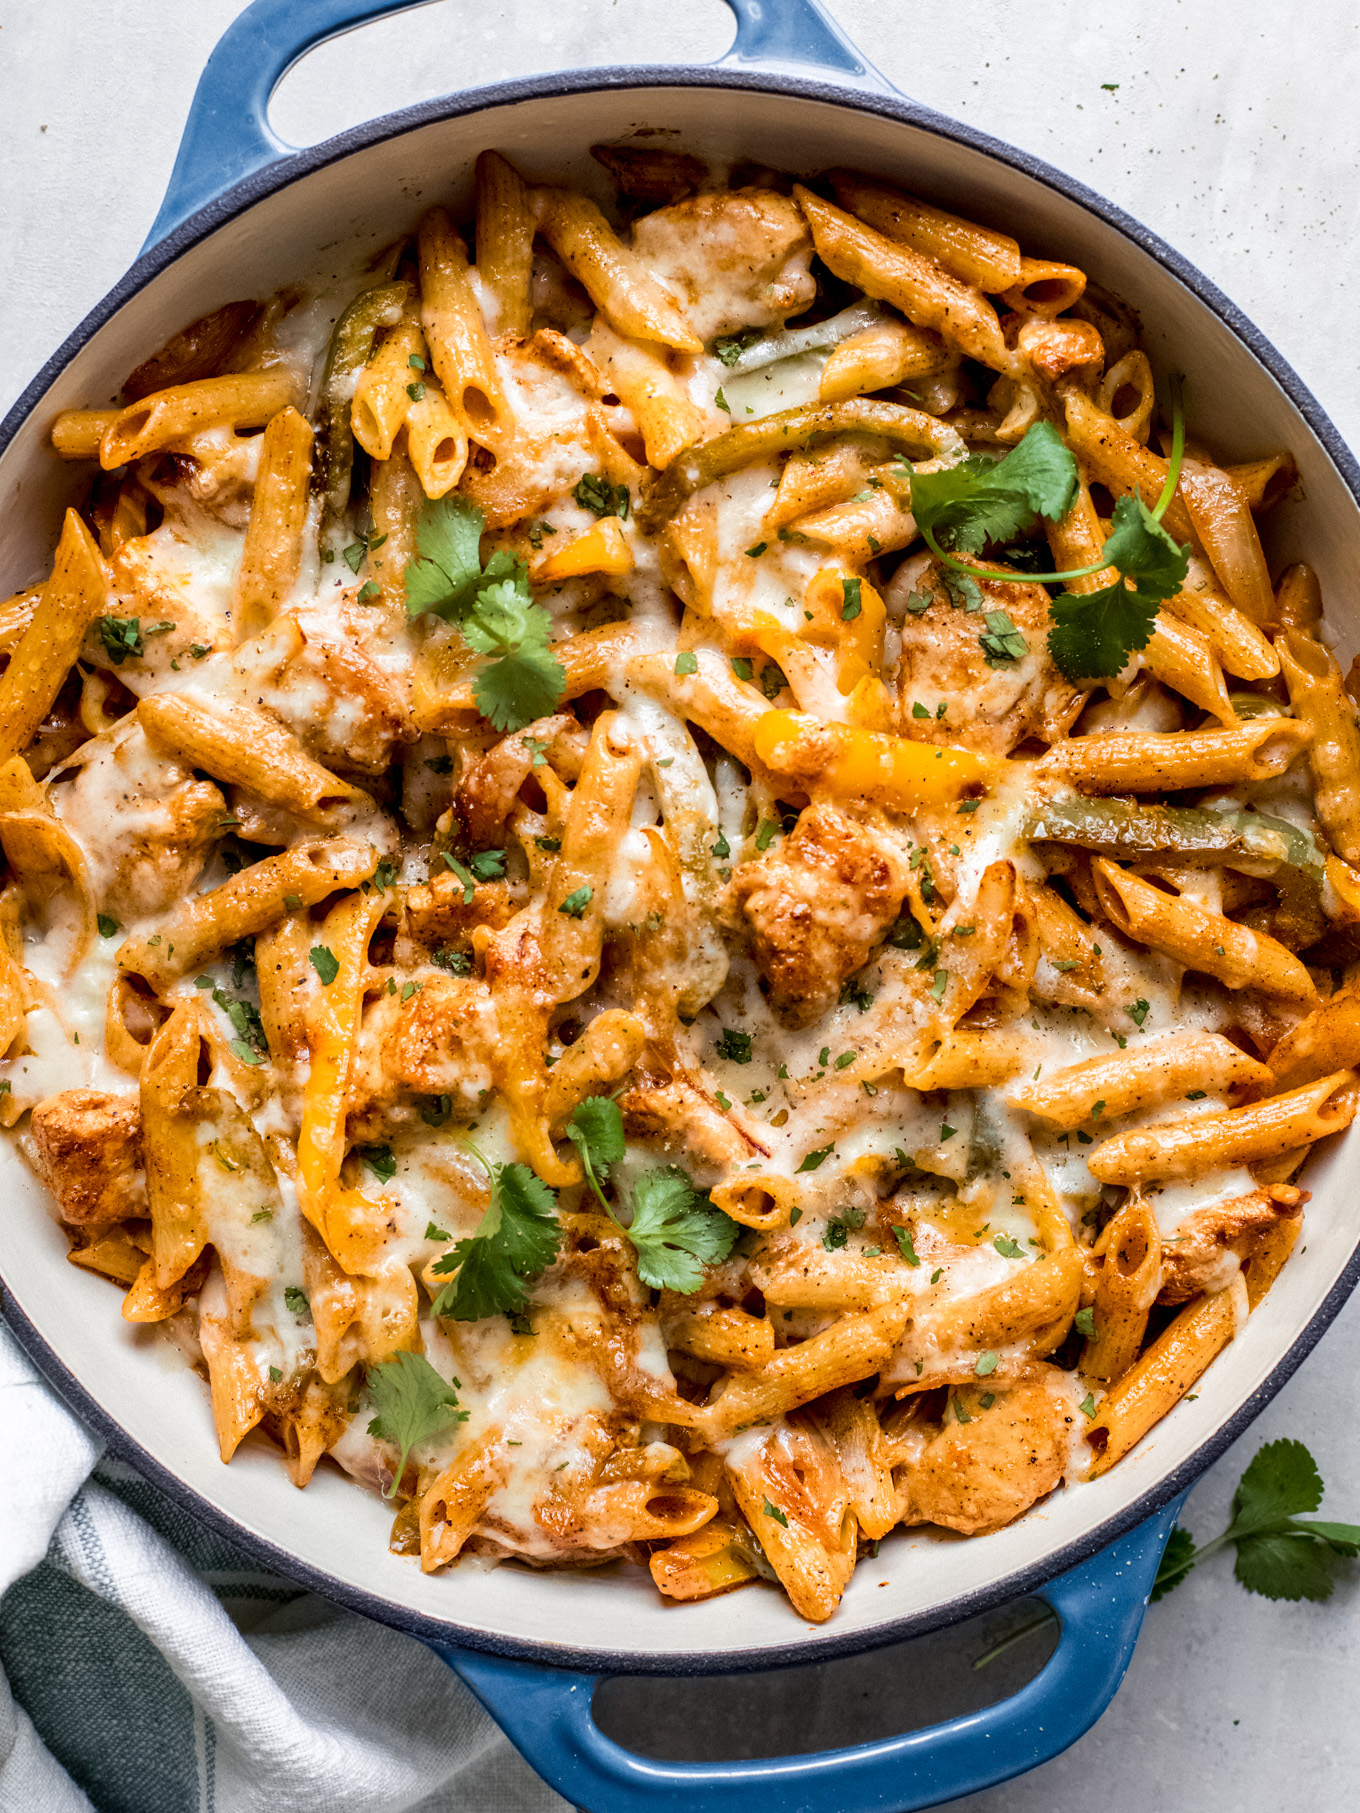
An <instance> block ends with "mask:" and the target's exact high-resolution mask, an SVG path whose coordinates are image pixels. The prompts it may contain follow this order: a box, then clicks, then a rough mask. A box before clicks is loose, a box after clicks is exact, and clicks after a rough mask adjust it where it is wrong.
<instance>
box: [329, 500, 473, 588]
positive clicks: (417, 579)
mask: <svg viewBox="0 0 1360 1813" xmlns="http://www.w3.org/2000/svg"><path fill="white" fill-rule="evenodd" d="M485 526H486V518H485V517H484V516H483V515H482V512H481V510H480V508H479V507H478V506H477V505H476V504H474V503H473V502H472V500H471V499H470V498H467V497H463V496H461V495H459V494H457V493H455V494H454V495H452V496H450V497H441V498H438V499H436V500H435V501H434V502H433V503H427V504H426V505H425V506H424V508H423V509H422V510H421V512H420V517H419V520H418V522H417V524H416V546H417V548H418V549H419V550H420V552H419V555H418V557H417V558H416V559H415V560H412V561H409V562H408V563H407V567H406V609H407V611H408V613H409V614H410V615H411V616H412V617H419V616H421V615H422V614H423V613H424V612H426V611H432V612H433V613H434V615H435V616H436V617H443V618H445V619H449V620H456V619H457V618H458V617H460V616H461V615H462V613H463V611H464V610H465V609H466V608H467V606H468V605H469V604H470V603H471V602H472V595H473V592H474V591H475V590H476V587H477V585H478V584H479V582H480V581H481V577H482V558H481V545H482V530H483V529H484V528H485ZM356 570H357V569H356Z"/></svg>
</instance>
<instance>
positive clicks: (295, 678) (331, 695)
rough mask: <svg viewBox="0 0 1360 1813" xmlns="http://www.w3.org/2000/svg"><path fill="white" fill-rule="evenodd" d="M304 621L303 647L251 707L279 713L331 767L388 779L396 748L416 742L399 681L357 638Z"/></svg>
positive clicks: (311, 619) (314, 621) (313, 620)
mask: <svg viewBox="0 0 1360 1813" xmlns="http://www.w3.org/2000/svg"><path fill="white" fill-rule="evenodd" d="M298 622H299V625H300V627H301V629H302V631H303V641H302V646H301V647H300V648H299V649H297V651H296V652H295V653H293V654H291V655H290V656H289V658H288V659H287V660H286V661H285V662H284V664H283V666H282V668H281V669H280V670H279V671H278V675H277V678H276V679H275V681H274V682H273V684H272V685H270V687H269V690H268V692H267V693H266V694H264V695H263V696H261V695H259V694H252V695H251V700H250V702H251V703H252V704H256V705H260V706H263V707H264V708H266V709H268V710H272V711H274V712H276V713H277V715H278V716H279V717H281V718H282V719H283V720H284V722H285V723H286V724H287V725H288V727H289V729H290V730H293V731H295V732H296V733H297V735H298V736H299V737H300V738H301V739H302V741H303V743H304V744H305V745H306V747H307V750H308V752H309V754H311V755H313V756H315V757H316V759H317V761H319V762H321V763H323V764H324V765H325V766H326V767H328V768H340V769H351V770H354V769H357V770H358V771H359V772H360V773H363V774H382V773H383V772H384V771H385V770H386V768H387V767H388V766H389V765H390V764H391V763H392V762H393V761H395V760H396V748H397V745H398V744H401V743H411V742H414V741H415V738H416V731H415V729H414V727H413V726H412V724H411V721H410V712H409V711H408V709H407V706H406V702H405V700H404V699H403V698H402V696H401V694H400V692H399V691H398V690H397V686H396V684H395V682H394V680H393V679H392V677H391V676H390V675H389V674H388V673H386V672H385V671H384V670H383V669H382V668H381V667H379V666H378V664H377V662H376V661H374V660H372V659H371V658H370V657H369V656H368V655H367V654H365V653H364V650H363V649H362V647H361V646H360V645H359V643H358V641H357V640H355V639H353V638H348V637H346V636H344V635H343V633H341V634H336V633H335V632H334V631H331V632H328V631H327V630H326V629H325V628H324V627H323V625H322V624H321V622H320V621H319V620H318V619H317V618H316V617H315V616H312V615H310V614H309V615H308V616H306V617H305V618H304V617H302V616H299V619H298Z"/></svg>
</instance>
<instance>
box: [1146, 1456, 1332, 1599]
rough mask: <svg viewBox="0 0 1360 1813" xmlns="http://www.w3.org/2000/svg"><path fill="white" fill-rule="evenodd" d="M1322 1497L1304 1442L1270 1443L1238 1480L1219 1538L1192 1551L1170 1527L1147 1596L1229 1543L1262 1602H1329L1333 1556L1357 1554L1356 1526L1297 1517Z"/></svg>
mask: <svg viewBox="0 0 1360 1813" xmlns="http://www.w3.org/2000/svg"><path fill="white" fill-rule="evenodd" d="M1321 1502H1322V1476H1321V1474H1320V1473H1319V1472H1318V1469H1317V1463H1316V1462H1315V1461H1314V1459H1313V1457H1312V1455H1311V1454H1310V1453H1309V1452H1308V1450H1307V1448H1305V1447H1304V1445H1303V1443H1302V1442H1296V1441H1278V1442H1267V1443H1266V1445H1265V1447H1264V1448H1262V1449H1260V1450H1259V1451H1258V1453H1257V1455H1256V1458H1255V1459H1254V1460H1253V1461H1252V1462H1251V1465H1250V1466H1249V1467H1248V1468H1247V1470H1246V1472H1245V1473H1244V1474H1243V1475H1242V1478H1241V1480H1240V1481H1239V1482H1238V1487H1237V1491H1236V1492H1235V1493H1234V1495H1233V1504H1232V1511H1233V1514H1232V1522H1231V1523H1230V1524H1229V1525H1228V1527H1227V1529H1226V1530H1224V1531H1223V1533H1222V1534H1221V1535H1219V1536H1215V1537H1214V1539H1213V1541H1212V1542H1206V1543H1205V1545H1204V1547H1203V1548H1196V1547H1195V1544H1194V1542H1193V1540H1192V1539H1191V1537H1190V1536H1189V1535H1188V1533H1187V1532H1186V1531H1184V1530H1179V1529H1178V1530H1173V1531H1172V1533H1171V1538H1170V1541H1169V1542H1168V1544H1167V1549H1166V1553H1165V1554H1164V1555H1163V1557H1162V1561H1161V1565H1160V1566H1159V1567H1158V1569H1157V1579H1156V1582H1155V1584H1154V1587H1153V1592H1152V1597H1153V1598H1154V1599H1160V1598H1162V1597H1163V1596H1164V1595H1165V1594H1166V1593H1168V1592H1170V1590H1171V1588H1172V1587H1173V1586H1177V1585H1179V1583H1180V1582H1181V1581H1182V1580H1183V1579H1184V1578H1185V1576H1186V1574H1188V1573H1189V1571H1190V1569H1191V1568H1192V1567H1194V1566H1196V1565H1197V1564H1198V1563H1199V1562H1201V1561H1203V1560H1205V1559H1206V1557H1208V1556H1209V1555H1212V1554H1213V1552H1214V1551H1215V1550H1216V1549H1221V1548H1224V1547H1226V1546H1227V1544H1228V1543H1232V1544H1233V1545H1234V1546H1235V1548H1236V1550H1237V1557H1236V1560H1235V1562H1234V1565H1233V1572H1234V1574H1235V1575H1236V1577H1237V1579H1238V1581H1239V1583H1240V1584H1241V1585H1242V1586H1244V1587H1246V1589H1247V1591H1248V1592H1252V1593H1260V1594H1261V1596H1262V1597H1263V1598H1266V1599H1289V1600H1298V1599H1312V1600H1315V1601H1321V1600H1323V1599H1330V1597H1331V1595H1332V1589H1333V1586H1334V1584H1335V1582H1334V1580H1333V1576H1332V1568H1331V1557H1332V1556H1337V1557H1340V1558H1341V1559H1343V1560H1355V1559H1356V1558H1357V1557H1360V1525H1357V1524H1350V1523H1324V1522H1323V1521H1322V1520H1321V1519H1320V1518H1318V1519H1306V1518H1303V1517H1300V1516H1299V1515H1298V1513H1299V1512H1300V1511H1315V1510H1316V1509H1317V1507H1318V1505H1319V1504H1321Z"/></svg>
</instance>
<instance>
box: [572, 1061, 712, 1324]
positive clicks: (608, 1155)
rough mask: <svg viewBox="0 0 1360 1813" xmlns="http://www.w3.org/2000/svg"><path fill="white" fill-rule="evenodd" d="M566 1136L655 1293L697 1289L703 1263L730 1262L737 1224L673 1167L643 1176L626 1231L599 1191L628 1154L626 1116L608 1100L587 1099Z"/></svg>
mask: <svg viewBox="0 0 1360 1813" xmlns="http://www.w3.org/2000/svg"><path fill="white" fill-rule="evenodd" d="M567 1138H568V1139H569V1140H570V1141H571V1143H572V1144H573V1145H574V1146H575V1147H576V1150H577V1151H578V1152H579V1153H580V1155H581V1165H582V1168H583V1169H584V1171H585V1174H586V1180H587V1182H588V1183H589V1184H590V1187H591V1189H592V1190H593V1191H594V1193H595V1195H596V1197H597V1198H598V1200H599V1204H600V1207H601V1208H602V1209H603V1210H604V1212H605V1214H606V1215H608V1217H609V1219H610V1220H611V1221H612V1222H613V1223H614V1225H615V1227H617V1228H619V1229H620V1230H621V1231H622V1232H623V1233H625V1234H626V1235H627V1236H628V1238H629V1240H631V1241H632V1243H633V1246H634V1247H635V1249H636V1251H637V1267H638V1276H639V1278H641V1280H642V1282H643V1283H644V1284H649V1285H651V1287H652V1288H653V1289H654V1290H674V1291H684V1292H685V1293H686V1294H688V1293H690V1292H692V1291H697V1290H698V1288H699V1286H700V1285H701V1284H702V1283H703V1281H704V1275H703V1272H702V1270H701V1269H700V1268H701V1265H703V1264H711V1263H712V1262H713V1261H714V1260H718V1259H726V1257H727V1255H728V1254H729V1253H730V1252H731V1250H732V1244H733V1242H734V1241H735V1240H736V1238H737V1235H738V1233H739V1232H740V1230H739V1228H738V1227H737V1224H736V1222H735V1221H733V1220H731V1218H730V1217H729V1216H727V1215H724V1214H723V1213H722V1212H721V1210H719V1209H715V1208H714V1207H713V1205H712V1204H711V1203H710V1202H709V1201H708V1200H707V1198H706V1197H703V1196H700V1195H699V1193H698V1191H697V1190H696V1189H695V1187H694V1184H693V1182H692V1181H691V1180H690V1178H689V1177H688V1176H687V1175H686V1174H685V1172H683V1171H681V1170H678V1169H677V1168H675V1167H674V1166H671V1167H668V1168H667V1169H665V1170H662V1171H649V1172H648V1173H647V1174H646V1176H645V1177H641V1178H639V1180H638V1184H637V1188H636V1189H635V1190H634V1192H633V1219H632V1221H631V1222H630V1223H629V1225H628V1226H627V1227H624V1225H623V1223H622V1222H621V1221H620V1220H619V1218H618V1216H617V1215H616V1214H615V1213H614V1211H613V1209H612V1208H611V1207H610V1205H609V1203H608V1202H607V1201H606V1199H605V1195H604V1191H603V1189H602V1187H601V1186H602V1185H603V1183H604V1181H605V1179H606V1178H607V1177H608V1175H609V1170H610V1167H611V1166H612V1165H616V1164H618V1163H619V1162H620V1160H621V1159H622V1158H623V1155H624V1153H625V1151H626V1150H627V1142H626V1141H625V1139H624V1134H623V1115H622V1113H621V1111H620V1109H619V1105H618V1103H617V1102H612V1101H610V1100H609V1099H608V1097H606V1096H601V1095H592V1096H588V1097H587V1098H586V1100H585V1101H583V1102H582V1103H581V1104H580V1106H579V1107H578V1108H577V1109H576V1111H575V1113H574V1114H573V1115H572V1117H571V1119H570V1120H569V1121H568V1122H567Z"/></svg>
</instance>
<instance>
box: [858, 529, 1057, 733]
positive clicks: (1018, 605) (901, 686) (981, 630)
mask: <svg viewBox="0 0 1360 1813" xmlns="http://www.w3.org/2000/svg"><path fill="white" fill-rule="evenodd" d="M952 578H953V579H954V580H955V581H958V582H960V583H961V584H962V586H963V587H965V588H966V590H967V595H968V596H970V597H971V595H972V588H973V587H974V586H977V587H978V590H979V591H980V592H981V594H982V605H981V609H979V610H971V611H970V610H967V609H965V608H963V607H962V605H955V604H954V603H953V602H952V601H951V598H950V595H949V593H948V592H947V591H946V588H945V582H944V579H943V577H942V569H941V568H940V567H939V565H938V564H937V563H936V562H934V561H926V562H924V563H923V562H921V561H919V560H907V561H904V562H903V563H902V565H901V566H900V567H899V568H898V570H897V572H896V573H894V575H893V578H892V582H891V584H890V585H889V586H888V588H887V590H886V592H885V594H884V598H885V602H886V603H887V605H888V608H889V611H890V613H891V614H892V615H894V616H899V617H901V619H902V658H901V663H900V665H899V667H898V692H899V695H900V697H901V701H902V714H901V715H902V734H903V735H904V736H909V737H913V738H914V739H915V740H916V741H917V742H922V743H952V744H955V745H959V746H962V747H963V748H965V749H975V750H977V751H978V752H979V754H982V755H1008V754H1009V753H1010V751H1011V750H1012V749H1014V748H1015V746H1016V744H1017V743H1023V742H1024V740H1025V738H1026V737H1031V736H1034V737H1039V738H1040V739H1041V740H1042V741H1043V742H1045V743H1052V742H1054V741H1055V740H1056V739H1057V738H1058V737H1059V736H1061V735H1063V734H1064V733H1065V732H1066V730H1067V728H1068V726H1069V725H1070V724H1071V723H1072V721H1073V719H1074V718H1075V717H1076V715H1077V713H1078V711H1079V710H1080V708H1081V701H1082V699H1083V698H1084V697H1085V695H1084V694H1083V693H1081V692H1079V691H1078V690H1077V688H1076V687H1075V686H1073V685H1072V684H1071V682H1070V681H1068V680H1065V679H1064V678H1063V676H1062V675H1061V674H1060V673H1059V672H1058V670H1057V668H1056V667H1055V666H1054V664H1053V662H1052V660H1051V659H1050V657H1049V653H1048V629H1049V622H1048V605H1049V599H1048V593H1047V592H1046V591H1045V590H1044V588H1043V587H1042V586H1041V585H1030V584H1028V583H1026V582H1025V581H1023V580H1017V582H1016V583H1015V584H1014V585H1006V584H1003V583H1002V582H1001V581H999V580H990V579H988V580H969V579H967V578H966V577H965V575H964V574H962V573H953V574H952ZM912 593H915V594H916V596H917V597H918V598H919V597H922V596H924V597H927V598H929V599H930V605H929V607H928V609H926V610H924V611H919V612H918V611H914V610H910V609H907V608H905V607H906V601H907V599H908V597H909V596H910V595H911V594H912ZM956 595H962V594H956ZM992 613H1003V614H1004V617H1005V618H1006V619H1007V620H1008V621H1009V623H1010V624H1011V625H1012V626H1013V627H1014V629H1015V630H1016V631H1017V632H1018V633H1019V634H1020V636H1021V637H1023V639H1024V642H1025V651H1024V653H1023V654H1022V655H1021V656H1020V658H1019V660H1011V659H1009V658H1008V655H1007V652H1006V650H1005V647H1004V644H1003V643H1000V642H994V641H992V638H993V637H994V636H997V635H998V634H999V635H1000V636H1002V637H1004V636H1006V635H1007V634H1008V632H1007V630H1006V627H1005V624H1004V623H1002V622H1001V621H1000V620H999V619H998V618H997V617H996V616H994V615H991V614H992ZM984 637H987V638H988V645H986V646H984V643H983V638H984ZM989 648H990V660H989ZM991 662H995V663H996V665H995V666H993V665H991V664H990V663H991ZM918 705H919V706H920V707H921V708H922V710H923V712H924V714H925V715H924V716H921V717H918V716H916V715H915V707H916V706H918ZM942 705H943V706H944V715H943V716H942V717H941V716H937V713H938V711H939V709H940V707H941V706H942Z"/></svg>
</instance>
